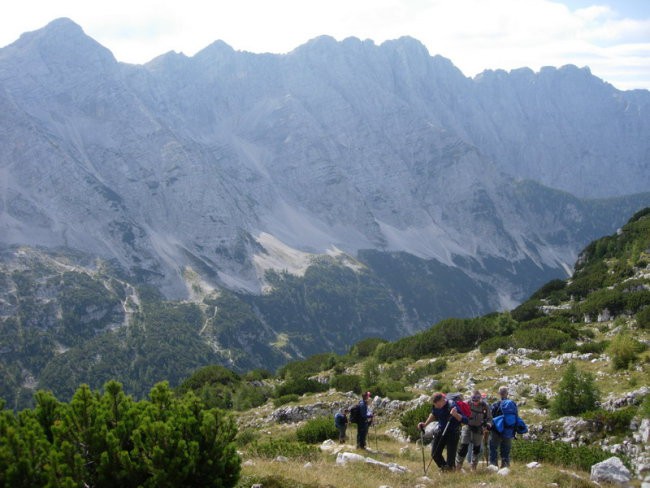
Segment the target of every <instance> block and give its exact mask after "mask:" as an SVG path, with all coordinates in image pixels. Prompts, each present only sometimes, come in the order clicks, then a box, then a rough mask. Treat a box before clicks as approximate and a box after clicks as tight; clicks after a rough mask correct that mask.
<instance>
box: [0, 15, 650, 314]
mask: <svg viewBox="0 0 650 488" xmlns="http://www.w3.org/2000/svg"><path fill="white" fill-rule="evenodd" d="M80 37H82V38H83V41H84V42H76V41H78V40H79V38H80ZM34 39H42V40H43V42H45V40H48V41H52V42H51V43H49V44H48V49H51V50H54V51H53V52H52V54H51V56H49V55H48V57H47V58H46V59H43V58H42V57H39V56H37V55H36V54H37V53H38V49H35V48H34V42H32V40H34ZM72 41H75V42H72ZM77 45H81V46H82V49H81V50H80V51H76V50H75V46H77ZM57 46H59V47H58V48H57ZM30 53H31V55H30ZM52 60H59V61H57V62H56V63H54V64H51V63H53V61H52ZM97 60H99V61H97ZM48 63H50V64H51V65H50V64H48ZM68 65H69V66H68ZM17 67H20V68H21V69H17ZM70 67H72V68H73V69H69V68H70ZM80 67H81V68H83V69H79V68H80ZM0 86H1V87H2V91H1V92H0V106H2V108H3V110H5V113H6V114H7V116H6V117H5V118H4V119H3V122H2V127H1V128H2V131H3V134H4V135H3V146H2V149H0V158H1V159H0V160H1V161H2V162H3V163H2V174H3V181H4V186H3V188H2V197H3V198H2V207H0V228H1V229H2V230H3V237H2V241H3V242H4V243H5V244H8V245H13V244H17V245H20V244H27V245H44V246H67V247H70V248H77V249H80V250H83V251H84V252H89V253H94V254H96V255H98V256H101V257H103V258H105V259H116V260H117V261H118V262H119V263H120V264H121V265H122V266H124V267H125V268H127V269H129V270H131V272H132V273H134V274H137V275H140V276H142V277H143V279H149V280H150V281H151V282H152V283H153V284H155V285H156V286H160V287H162V289H163V290H164V291H165V293H166V294H167V295H168V296H169V297H183V296H187V294H188V287H189V285H188V283H186V282H185V280H184V278H183V276H184V273H185V270H186V268H188V267H194V268H195V271H197V270H198V271H199V272H200V273H201V274H203V277H204V278H205V279H206V280H207V281H209V282H210V283H211V284H212V285H213V286H217V287H218V286H225V287H227V288H231V289H239V290H247V291H248V292H252V293H260V291H261V290H262V288H263V287H264V269H259V268H257V267H256V265H255V262H256V259H257V257H256V256H257V255H258V254H259V253H263V252H264V251H263V249H262V248H261V247H260V242H259V238H260V236H262V235H265V234H269V235H272V236H273V237H274V238H275V239H277V240H279V241H281V242H283V243H284V245H285V246H287V247H289V248H291V249H294V250H296V251H299V252H309V253H315V254H326V253H327V252H328V250H329V249H332V248H337V249H341V250H342V251H344V252H346V253H348V254H350V255H352V256H354V255H355V254H356V253H357V252H359V251H360V250H364V249H377V250H381V251H386V252H401V251H405V252H408V253H411V254H413V255H415V256H417V257H420V258H423V259H437V260H439V261H440V262H441V263H443V264H446V265H452V266H458V267H459V269H460V270H461V271H462V272H464V273H466V274H469V275H471V276H472V277H474V278H475V279H478V280H480V281H482V282H483V283H489V284H490V286H492V287H493V288H494V289H495V290H507V292H505V293H504V294H503V295H504V296H503V297H502V298H498V299H494V298H493V299H492V300H491V306H493V307H504V306H506V305H507V304H513V303H516V302H517V301H518V300H520V299H521V298H522V297H524V296H525V295H526V293H527V292H529V291H530V289H529V288H527V289H523V288H522V287H521V284H520V283H517V282H516V281H517V280H516V279H515V280H514V282H513V276H510V277H505V275H508V273H509V271H507V269H506V270H505V271H504V270H502V271H501V272H498V273H496V274H493V273H486V272H483V273H482V274H481V272H480V270H481V267H484V265H483V264H481V263H485V262H492V263H496V262H502V263H504V264H506V268H511V269H515V270H516V269H517V267H519V268H520V269H526V268H527V269H528V270H529V271H527V274H528V273H531V272H532V276H531V277H530V278H531V279H532V281H533V282H535V278H534V275H535V273H541V274H542V275H545V273H546V270H547V269H555V270H556V271H555V272H556V273H558V274H563V273H565V272H566V270H567V269H569V268H570V264H569V263H572V262H573V261H574V260H575V257H576V253H577V250H578V249H579V248H580V247H581V246H582V245H584V244H585V243H586V242H588V241H589V240H591V239H593V238H595V237H597V236H599V235H602V234H606V233H609V232H611V231H612V230H613V229H614V228H615V226H616V222H620V221H621V220H622V218H623V216H624V215H629V214H630V213H632V212H633V211H635V210H636V209H638V208H640V207H642V206H645V205H647V204H648V203H649V201H648V199H649V197H650V195H648V194H636V195H635V196H633V197H624V196H623V195H624V194H625V195H627V194H629V193H634V191H635V190H638V189H642V190H647V188H648V187H650V182H649V181H648V174H650V172H649V171H646V170H647V169H648V168H647V165H648V160H647V157H644V156H638V155H639V154H640V155H643V154H644V151H648V150H650V149H648V147H647V146H648V144H649V143H648V142H647V141H648V140H650V137H647V138H646V137H644V134H650V123H649V122H648V117H647V115H644V113H645V112H644V111H643V107H644V106H646V104H647V103H648V99H649V96H650V95H649V94H648V93H646V92H634V93H628V92H619V91H618V90H615V89H614V88H613V87H611V86H609V85H607V84H606V83H604V82H602V81H601V80H598V79H597V78H595V77H593V76H591V75H590V74H589V72H588V70H585V69H577V68H573V67H564V68H560V69H555V68H548V69H544V70H542V71H540V73H539V74H534V73H533V74H532V75H531V72H528V71H517V72H511V74H504V73H501V72H495V73H494V75H490V74H487V73H486V74H484V76H482V77H479V78H475V79H469V78H466V77H464V76H463V75H462V73H461V72H460V71H459V70H458V69H457V68H455V67H454V66H453V64H452V62H451V61H450V60H447V59H445V58H443V57H441V56H437V55H436V56H433V57H431V56H429V54H428V52H427V50H426V48H424V46H423V45H422V44H421V43H419V41H417V40H415V39H412V38H406V37H405V38H400V39H397V40H394V41H386V42H384V43H382V44H381V45H379V46H377V45H375V44H374V43H373V42H372V41H360V40H358V39H354V38H349V39H346V40H344V41H342V42H336V41H335V40H333V39H332V38H327V37H324V38H319V39H315V40H313V42H309V43H307V44H305V45H303V46H300V47H298V48H296V49H295V50H294V51H292V52H290V53H288V54H285V55H271V54H261V55H258V54H252V53H246V52H238V51H234V50H233V49H232V48H230V47H229V46H227V45H226V44H225V43H223V42H222V41H216V42H215V43H213V44H211V45H210V46H208V47H206V48H205V49H204V50H202V51H200V52H199V53H197V54H196V55H194V56H192V57H187V56H185V55H182V54H176V53H168V54H166V55H162V56H160V57H158V58H156V59H154V60H152V61H151V62H149V63H147V64H145V65H126V64H123V63H119V62H117V61H116V60H115V59H114V57H112V55H109V51H108V50H106V49H105V48H103V47H102V46H100V45H99V44H97V43H96V42H95V41H93V40H92V39H90V38H89V37H87V36H85V34H83V30H82V29H81V28H80V27H79V26H77V25H76V24H74V23H73V22H72V21H70V20H58V21H55V22H53V23H52V24H50V25H48V26H46V27H45V28H44V29H41V30H40V31H35V32H33V33H29V34H25V35H24V36H22V37H21V39H19V40H18V41H16V42H15V43H14V44H12V45H10V46H8V47H6V48H3V49H2V50H1V51H0ZM585 86H592V88H591V89H589V90H586V91H587V92H588V94H589V96H586V95H585V94H584V93H582V91H583V88H584V87H585ZM574 102H575V103H574ZM623 106H626V107H627V112H626V111H621V107H623ZM597 107H601V108H603V107H604V108H606V109H607V110H606V111H605V112H606V113H605V115H598V109H597ZM594 114H595V115H594ZM607 124H612V125H607ZM601 126H602V127H604V128H605V129H602V128H601ZM627 128H629V129H630V130H627ZM587 129H590V131H588V130H587ZM610 129H611V130H610ZM560 133H563V134H564V133H566V134H565V135H563V136H562V137H561V138H557V140H556V137H557V136H558V134H560ZM574 139H575V140H574ZM601 139H602V140H603V142H607V144H606V145H604V144H602V143H599V141H600V140H601ZM549 141H550V142H549ZM5 143H6V144H5ZM565 146H566V147H567V148H569V149H570V151H569V152H566V154H565V153H563V154H562V155H561V156H562V157H559V156H558V154H559V153H558V151H562V150H563V148H564V147H565ZM619 152H620V154H618V153H619ZM614 153H616V154H617V155H616V157H611V155H612V154H614ZM549 161H552V164H551V163H550V162H549ZM612 171H616V174H617V176H618V177H617V178H611V177H609V175H610V174H611V173H612ZM581 172H582V173H581ZM580 174H582V177H580ZM576 175H577V176H576ZM533 177H534V178H533ZM549 178H550V179H551V180H552V182H554V183H555V184H554V188H556V189H560V190H561V191H563V192H569V190H567V189H566V186H567V185H568V184H569V183H571V184H573V185H574V188H573V190H574V191H575V192H576V193H580V192H584V191H585V188H587V189H591V192H592V193H593V194H594V195H596V196H597V195H609V194H612V193H615V194H616V198H619V200H614V201H612V205H613V207H612V208H614V209H615V210H614V211H611V209H610V210H606V209H605V207H606V206H603V205H601V203H600V201H595V200H585V199H584V198H583V199H573V198H574V197H568V196H565V195H562V194H558V193H556V190H555V189H551V187H545V186H543V185H544V184H548V183H549V181H548V180H549ZM528 179H538V182H537V183H532V184H529V183H526V181H527V180H528ZM544 180H546V181H544ZM572 182H573V183H572ZM568 194H571V195H573V194H572V193H571V192H569V193H568ZM568 194H567V195H568ZM552 200H556V201H552ZM557 200H559V201H561V202H563V206H558V205H557ZM623 202H625V203H623ZM551 207H552V208H553V212H552V213H551V212H549V211H548V210H547V209H548V208H551ZM540 224H543V225H541V226H540ZM575 228H578V229H581V230H580V231H579V232H577V233H576V232H569V231H568V230H569V229H575ZM235 257H236V258H235ZM509 262H510V263H512V265H508V264H507V263H509ZM287 266H290V263H287ZM535 269H537V270H538V271H534V270H535ZM512 274H513V275H514V274H516V272H515V273H512ZM145 277H149V278H145ZM497 278H498V279H497ZM528 278H529V277H528V276H522V279H523V280H524V281H527V280H528ZM537 280H538V281H537V282H536V284H539V282H540V275H538V277H537Z"/></svg>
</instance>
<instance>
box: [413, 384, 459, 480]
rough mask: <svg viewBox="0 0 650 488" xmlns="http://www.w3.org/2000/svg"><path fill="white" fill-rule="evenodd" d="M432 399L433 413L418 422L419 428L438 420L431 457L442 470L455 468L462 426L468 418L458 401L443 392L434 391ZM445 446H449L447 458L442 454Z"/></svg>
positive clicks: (422, 428) (421, 428)
mask: <svg viewBox="0 0 650 488" xmlns="http://www.w3.org/2000/svg"><path fill="white" fill-rule="evenodd" d="M431 401H432V404H433V405H432V407H431V413H430V414H429V416H428V417H427V419H426V420H425V421H424V422H420V423H419V424H418V429H420V430H424V428H425V427H426V426H427V425H429V424H430V423H431V422H433V421H434V420H437V421H438V428H437V432H436V434H435V435H434V437H433V442H432V443H431V457H432V458H433V460H434V461H435V463H436V465H437V466H438V467H439V468H440V469H441V470H443V471H447V470H453V469H454V468H455V466H456V450H457V449H458V439H459V437H460V426H461V424H466V423H467V422H468V419H467V417H466V416H465V415H463V414H462V413H461V412H460V410H459V408H458V406H457V405H456V402H455V401H453V400H448V399H447V397H446V396H445V395H444V394H443V393H440V392H438V393H434V394H433V397H432V398H431ZM445 448H447V459H446V460H445V458H444V457H443V455H442V451H443V450H444V449H445Z"/></svg>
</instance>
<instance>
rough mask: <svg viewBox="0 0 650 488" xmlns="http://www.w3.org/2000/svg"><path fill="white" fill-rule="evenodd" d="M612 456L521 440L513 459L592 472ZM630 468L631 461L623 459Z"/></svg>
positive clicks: (514, 448)
mask: <svg viewBox="0 0 650 488" xmlns="http://www.w3.org/2000/svg"><path fill="white" fill-rule="evenodd" d="M611 456H612V455H611V453H608V452H606V451H603V450H602V449H599V448H597V447H591V446H572V445H571V444H568V443H565V442H547V441H527V440H523V439H520V440H519V441H518V442H516V443H515V444H513V446H512V459H513V460H515V461H519V462H522V463H527V462H530V461H538V462H547V463H549V464H556V465H560V466H566V467H568V468H577V469H581V470H583V471H590V470H591V466H592V465H594V464H596V463H599V462H601V461H604V460H605V459H608V458H610V457H611ZM621 460H622V461H623V462H624V463H625V464H627V465H628V466H629V460H628V459H627V458H625V457H622V459H621Z"/></svg>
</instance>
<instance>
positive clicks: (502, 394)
mask: <svg viewBox="0 0 650 488" xmlns="http://www.w3.org/2000/svg"><path fill="white" fill-rule="evenodd" d="M485 396H486V395H484V394H481V392H480V391H478V390H474V391H473V392H472V395H471V398H470V400H469V402H465V401H464V400H463V398H462V396H461V395H459V394H456V395H453V396H452V395H445V394H444V393H434V394H433V396H432V398H431V401H432V407H431V413H430V414H429V416H428V417H427V419H426V420H425V421H424V422H419V423H418V430H419V431H420V440H421V442H422V444H423V445H424V433H425V431H426V430H427V429H426V427H427V426H428V425H429V424H431V423H432V422H437V426H436V427H435V429H434V431H433V440H432V442H431V457H432V459H433V461H434V462H435V463H436V465H437V466H438V467H439V468H440V469H441V470H443V471H453V470H456V469H458V470H459V469H461V468H462V466H463V463H464V462H465V459H466V458H468V459H469V460H470V463H471V467H472V469H476V468H477V466H478V463H479V458H480V456H481V450H482V449H484V455H485V457H486V460H487V461H488V462H489V464H490V465H492V466H497V467H498V460H499V455H500V457H501V468H506V467H509V466H510V449H511V446H512V439H513V438H514V437H515V435H516V434H518V433H525V432H526V431H527V427H526V424H525V423H524V422H523V420H521V418H519V412H518V408H517V404H516V403H515V402H514V401H513V400H511V399H509V398H508V387H506V386H502V387H500V388H499V399H498V400H497V401H496V402H494V403H493V404H492V405H489V404H488V403H487V401H486V399H485ZM348 414H349V415H350V419H348ZM348 421H350V422H352V423H356V424H357V427H358V429H357V449H362V450H364V449H366V439H367V436H368V430H369V428H370V425H372V421H373V411H372V398H371V395H370V392H365V393H363V394H362V396H361V400H360V402H359V404H358V405H355V406H354V407H352V408H349V409H348V408H345V409H343V410H341V411H339V412H337V413H336V415H335V416H334V425H335V426H336V428H337V429H338V431H339V442H340V443H344V442H345V441H346V429H347V424H348ZM485 444H487V451H485V448H484V447H483V446H484V445H485ZM470 446H471V451H470ZM445 450H446V458H445V456H443V452H444V451H445ZM488 453H489V454H488ZM423 460H424V459H423ZM425 471H426V468H425Z"/></svg>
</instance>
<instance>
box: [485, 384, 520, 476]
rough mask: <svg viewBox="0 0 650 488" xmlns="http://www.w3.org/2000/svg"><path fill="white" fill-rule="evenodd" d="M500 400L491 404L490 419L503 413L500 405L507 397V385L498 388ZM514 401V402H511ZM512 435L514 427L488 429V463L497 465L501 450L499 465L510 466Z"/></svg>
mask: <svg viewBox="0 0 650 488" xmlns="http://www.w3.org/2000/svg"><path fill="white" fill-rule="evenodd" d="M499 397H500V400H498V401H496V402H494V403H493V404H492V419H494V418H495V417H498V416H499V415H502V414H503V411H502V409H501V406H502V404H503V402H504V400H507V399H508V387H507V386H502V387H500V388H499ZM513 403H514V402H513ZM515 407H516V404H515ZM513 437H514V429H512V430H511V431H510V430H504V432H503V433H501V434H500V433H499V432H497V430H496V429H495V428H492V429H490V465H492V466H498V464H497V459H498V457H499V451H501V467H502V468H508V467H510V449H511V447H512V438H513Z"/></svg>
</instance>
